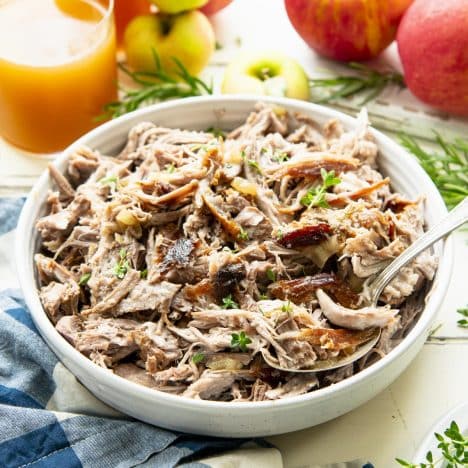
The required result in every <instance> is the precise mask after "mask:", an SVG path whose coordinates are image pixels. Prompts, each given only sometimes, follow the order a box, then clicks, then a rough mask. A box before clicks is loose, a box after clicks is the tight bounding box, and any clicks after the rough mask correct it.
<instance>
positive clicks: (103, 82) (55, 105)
mask: <svg viewBox="0 0 468 468" xmlns="http://www.w3.org/2000/svg"><path fill="white" fill-rule="evenodd" d="M113 6H114V0H0V136H2V137H4V138H5V139H6V140H7V141H8V142H10V143H11V144H13V145H15V146H17V147H20V148H23V149H25V150H28V151H31V152H35V153H52V152H55V151H59V150H61V149H63V148H65V147H66V146H67V145H68V144H70V143H71V142H72V141H73V140H75V139H76V138H77V137H79V136H80V135H82V134H83V133H86V132H87V131H88V130H90V129H91V128H93V127H95V126H96V125H98V124H99V121H98V119H97V117H98V116H100V115H102V114H103V107H104V105H105V104H106V103H108V102H110V101H112V100H115V98H116V95H117V67H116V56H115V54H116V44H115V27H114V18H113Z"/></svg>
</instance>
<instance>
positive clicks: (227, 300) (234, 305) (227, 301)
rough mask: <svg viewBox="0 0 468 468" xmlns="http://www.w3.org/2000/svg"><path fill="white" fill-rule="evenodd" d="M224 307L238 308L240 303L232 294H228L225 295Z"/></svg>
mask: <svg viewBox="0 0 468 468" xmlns="http://www.w3.org/2000/svg"><path fill="white" fill-rule="evenodd" d="M221 308H222V309H238V308H239V305H238V304H237V302H235V301H234V299H233V298H232V294H228V295H227V296H226V297H223V305H222V306H221Z"/></svg>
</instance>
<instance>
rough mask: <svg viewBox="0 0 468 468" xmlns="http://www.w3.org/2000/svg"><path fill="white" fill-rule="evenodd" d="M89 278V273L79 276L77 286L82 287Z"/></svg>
mask: <svg viewBox="0 0 468 468" xmlns="http://www.w3.org/2000/svg"><path fill="white" fill-rule="evenodd" d="M90 278H91V273H85V274H83V275H81V276H80V280H79V281H78V284H79V285H80V286H84V285H85V284H88V281H89V279H90Z"/></svg>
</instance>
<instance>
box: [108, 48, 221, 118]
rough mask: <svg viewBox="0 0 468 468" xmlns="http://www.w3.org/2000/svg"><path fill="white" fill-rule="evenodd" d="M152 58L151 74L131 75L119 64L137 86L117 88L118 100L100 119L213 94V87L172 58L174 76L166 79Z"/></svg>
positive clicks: (159, 65)
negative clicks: (152, 104)
mask: <svg viewBox="0 0 468 468" xmlns="http://www.w3.org/2000/svg"><path fill="white" fill-rule="evenodd" d="M153 57H154V64H155V68H154V70H149V71H145V72H132V71H131V70H129V69H128V68H127V67H125V66H124V65H122V64H119V67H120V69H121V70H122V71H123V72H124V73H125V74H126V75H128V76H129V77H130V78H131V79H132V80H133V82H134V83H135V84H136V85H138V88H137V89H122V88H121V92H122V97H121V99H120V100H118V101H114V102H110V103H108V104H106V105H105V106H104V115H102V116H101V118H102V119H105V118H109V117H110V118H115V117H118V116H119V115H123V114H126V113H127V112H132V111H134V110H135V109H138V108H139V107H142V106H144V105H148V104H151V103H153V102H157V101H165V100H167V99H172V98H184V97H189V96H201V95H203V94H213V86H212V85H211V84H210V85H208V84H206V83H205V82H204V81H202V80H201V79H200V78H197V77H196V76H193V75H191V74H190V73H189V71H188V70H187V69H186V68H185V67H184V65H183V64H182V62H180V61H179V60H178V59H177V58H176V57H172V60H173V61H174V63H175V65H176V71H175V73H174V75H175V76H173V75H169V74H168V72H167V71H166V70H164V68H163V67H162V65H161V61H160V60H159V57H158V55H157V54H156V52H155V51H153Z"/></svg>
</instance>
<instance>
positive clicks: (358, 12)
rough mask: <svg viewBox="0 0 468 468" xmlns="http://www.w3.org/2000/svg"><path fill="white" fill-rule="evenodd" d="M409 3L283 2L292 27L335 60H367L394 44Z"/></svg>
mask: <svg viewBox="0 0 468 468" xmlns="http://www.w3.org/2000/svg"><path fill="white" fill-rule="evenodd" d="M411 2H412V0H285V4H286V11H287V12H288V16H289V19H290V20H291V23H292V25H293V26H294V28H295V29H296V31H297V32H298V33H299V35H300V36H301V37H302V39H304V41H305V42H306V43H307V44H308V45H309V46H310V47H311V48H312V49H314V50H315V51H316V52H318V53H319V54H321V55H325V56H326V57H330V58H332V59H335V60H344V61H352V60H368V59H370V58H373V57H376V56H377V55H378V54H379V53H380V52H382V50H384V49H385V48H386V47H387V46H388V45H389V44H390V42H392V41H393V39H394V38H395V34H396V28H397V25H398V21H399V20H400V18H401V15H402V14H403V12H404V10H405V8H406V7H407V6H408V5H409V4H410V3H411Z"/></svg>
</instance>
